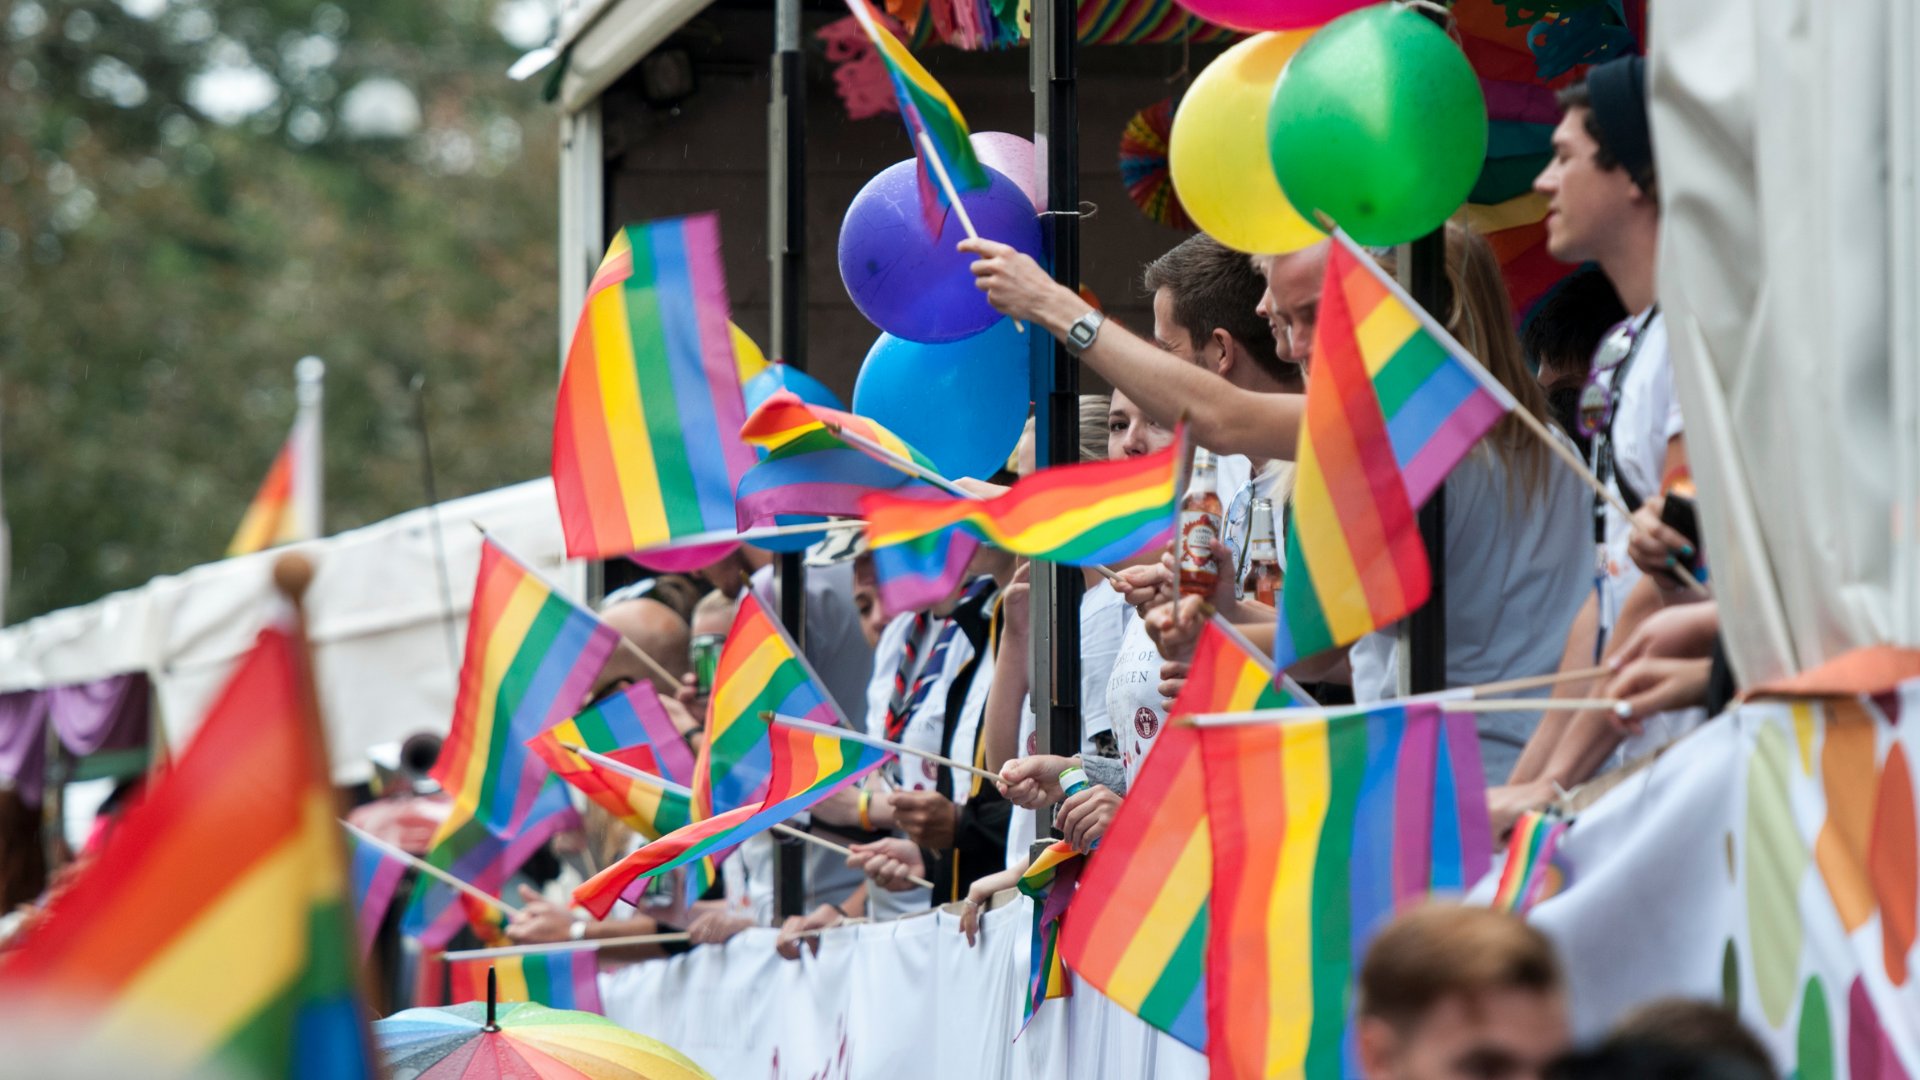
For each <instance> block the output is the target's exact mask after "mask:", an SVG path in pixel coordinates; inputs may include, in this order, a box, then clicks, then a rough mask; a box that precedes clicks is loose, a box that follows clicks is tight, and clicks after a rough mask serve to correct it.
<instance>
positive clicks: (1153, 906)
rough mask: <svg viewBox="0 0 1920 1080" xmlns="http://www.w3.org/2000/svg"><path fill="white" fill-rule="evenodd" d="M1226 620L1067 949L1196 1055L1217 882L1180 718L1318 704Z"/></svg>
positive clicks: (1177, 705)
mask: <svg viewBox="0 0 1920 1080" xmlns="http://www.w3.org/2000/svg"><path fill="white" fill-rule="evenodd" d="M1310 703H1311V699H1310V698H1308V697H1307V696H1306V694H1305V693H1303V692H1301V691H1299V690H1298V688H1297V687H1293V686H1292V684H1290V683H1289V684H1286V685H1285V688H1283V687H1282V686H1281V685H1277V684H1276V683H1275V681H1274V672H1273V671H1272V669H1270V668H1269V667H1268V666H1267V663H1266V659H1265V658H1264V657H1262V656H1261V655H1260V653H1259V651H1258V650H1256V649H1254V648H1253V647H1252V646H1251V645H1249V644H1248V643H1247V641H1246V639H1244V638H1242V637H1241V636H1240V635H1239V634H1238V633H1236V632H1235V631H1234V630H1233V628H1232V627H1231V626H1230V625H1228V624H1227V622H1226V621H1225V620H1223V619H1221V618H1220V617H1219V616H1214V617H1212V618H1210V619H1209V620H1208V621H1207V625H1206V626H1205V627H1204V628H1203V629H1202V630H1201V632H1200V640H1199V641H1198V642H1196V643H1195V645H1194V651H1193V664H1192V668H1191V670H1190V671H1189V673H1188V676H1187V684H1186V686H1185V687H1183V688H1182V689H1181V691H1180V696H1179V697H1178V698H1176V699H1175V700H1174V702H1173V705H1172V706H1171V707H1170V708H1169V709H1168V711H1167V721H1168V722H1167V728H1166V730H1165V731H1164V732H1162V733H1161V735H1160V739H1159V741H1158V742H1157V743H1155V744H1154V747H1153V752H1152V753H1151V754H1150V755H1149V756H1148V759H1147V764H1146V765H1145V767H1143V768H1142V769H1141V771H1140V775H1139V778H1138V779H1136V780H1135V781H1134V783H1133V785H1132V787H1131V788H1130V789H1129V790H1128V791H1127V797H1126V800H1125V801H1124V802H1122V803H1121V804H1120V813H1119V814H1118V815H1116V816H1115V817H1114V819H1113V824H1112V825H1111V826H1109V827H1108V829H1107V833H1106V836H1105V837H1103V838H1102V839H1101V841H1100V850H1099V851H1097V852H1095V853H1094V854H1093V856H1092V857H1090V858H1089V859H1088V860H1087V868H1086V871H1085V872H1084V873H1083V874H1082V875H1081V878H1080V891H1079V896H1078V899H1077V900H1076V902H1075V903H1074V906H1073V907H1072V909H1070V910H1069V911H1068V912H1067V920H1066V926H1065V929H1064V930H1062V931H1061V935H1060V955H1061V956H1062V957H1063V958H1064V959H1065V960H1066V963H1067V966H1068V967H1070V968H1072V969H1073V971H1074V973H1075V974H1076V975H1078V976H1080V978H1082V979H1084V980H1086V981H1087V982H1088V983H1091V984H1092V985H1093V986H1094V987H1096V988H1097V989H1099V990H1100V992H1101V993H1103V994H1105V995H1106V996H1107V997H1109V998H1112V999H1113V1000H1114V1001H1115V1002H1117V1003H1119V1005H1120V1006H1121V1007H1122V1008H1125V1009H1127V1010H1128V1011H1129V1012H1132V1013H1134V1014H1135V1015H1137V1016H1139V1017H1140V1018H1141V1019H1142V1020H1145V1021H1146V1022H1147V1023H1149V1024H1152V1025H1153V1026H1154V1027H1157V1028H1159V1029H1160V1030H1162V1031H1164V1032H1166V1033H1167V1034H1169V1035H1172V1036H1173V1037H1174V1038H1176V1039H1178V1040H1180V1041H1181V1042H1183V1043H1185V1044H1186V1045H1188V1046H1190V1047H1193V1048H1194V1049H1196V1050H1204V1049H1205V1048H1206V1046H1207V1027H1208V1023H1209V1020H1208V1011H1207V995H1206V992H1205V991H1206V985H1207V980H1206V969H1207V955H1208V949H1207V925H1208V894H1209V891H1210V888H1211V882H1212V879H1213V874H1214V869H1213V848H1212V842H1211V840H1210V839H1209V822H1208V809H1207V791H1206V777H1205V775H1204V773H1203V771H1202V766H1201V757H1200V749H1201V743H1200V732H1199V730H1198V729H1196V728H1194V727H1193V726H1192V725H1190V724H1184V723H1176V722H1175V721H1176V719H1177V718H1180V717H1187V716H1195V715H1199V714H1201V713H1213V712H1242V711H1245V710H1248V709H1265V708H1280V707H1285V706H1289V705H1299V704H1310Z"/></svg>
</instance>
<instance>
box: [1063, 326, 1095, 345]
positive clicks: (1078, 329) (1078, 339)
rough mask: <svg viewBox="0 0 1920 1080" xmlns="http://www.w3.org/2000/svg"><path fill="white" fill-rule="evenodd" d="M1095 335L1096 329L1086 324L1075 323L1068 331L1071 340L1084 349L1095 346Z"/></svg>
mask: <svg viewBox="0 0 1920 1080" xmlns="http://www.w3.org/2000/svg"><path fill="white" fill-rule="evenodd" d="M1093 333H1094V328H1093V327H1092V326H1089V325H1087V324H1086V323H1084V322H1077V323H1074V324H1073V325H1072V326H1071V327H1069V328H1068V329H1067V337H1069V338H1071V339H1072V340H1073V343H1074V344H1075V345H1079V346H1081V347H1082V348H1085V347H1086V346H1088V345H1091V344H1093Z"/></svg>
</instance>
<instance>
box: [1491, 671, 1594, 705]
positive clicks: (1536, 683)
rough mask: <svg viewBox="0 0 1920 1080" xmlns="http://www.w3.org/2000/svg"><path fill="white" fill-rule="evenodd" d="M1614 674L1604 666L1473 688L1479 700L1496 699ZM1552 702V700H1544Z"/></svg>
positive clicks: (1532, 676) (1534, 676) (1507, 680)
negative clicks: (1522, 691) (1500, 696)
mask: <svg viewBox="0 0 1920 1080" xmlns="http://www.w3.org/2000/svg"><path fill="white" fill-rule="evenodd" d="M1612 673H1613V669H1612V668H1609V667H1607V666H1605V665H1604V664H1603V665H1601V666H1599V667H1590V668H1578V669H1576V670H1574V671H1556V672H1552V673H1550V674H1547V675H1531V676H1528V677H1527V678H1524V679H1502V680H1501V681H1499V682H1490V683H1481V684H1480V685H1479V686H1475V687H1471V688H1470V689H1471V692H1472V694H1473V696H1474V697H1477V698H1489V697H1496V696H1498V695H1500V694H1511V693H1514V692H1516V691H1520V690H1537V689H1539V688H1540V687H1542V686H1558V685H1560V684H1561V683H1569V682H1578V681H1579V680H1581V679H1601V678H1605V677H1606V676H1608V675H1611V674H1612ZM1541 700H1542V701H1551V700H1553V699H1552V698H1542V699H1541Z"/></svg>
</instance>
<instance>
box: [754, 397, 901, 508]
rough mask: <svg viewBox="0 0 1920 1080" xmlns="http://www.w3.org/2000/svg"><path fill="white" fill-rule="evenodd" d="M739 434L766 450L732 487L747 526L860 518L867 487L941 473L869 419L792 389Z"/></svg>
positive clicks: (766, 404)
mask: <svg viewBox="0 0 1920 1080" xmlns="http://www.w3.org/2000/svg"><path fill="white" fill-rule="evenodd" d="M848 436H852V438H848ZM740 437H741V438H742V439H744V440H746V441H747V442H749V443H751V444H753V445H754V446H756V447H759V448H760V449H762V450H764V451H765V452H766V455H767V456H766V458H765V460H763V461H761V462H760V463H759V464H757V465H755V466H754V467H753V468H751V469H748V470H747V474H746V475H745V476H743V477H741V478H740V487H739V488H738V489H737V490H736V492H735V502H736V509H737V511H738V514H739V524H740V527H741V528H742V529H748V528H752V527H753V526H755V525H762V524H765V523H767V522H770V521H772V520H774V518H775V515H778V514H833V515H837V516H840V517H856V516H858V515H859V513H860V499H861V498H862V497H863V496H865V495H866V494H868V493H869V492H873V491H882V490H886V489H890V488H897V487H900V486H901V485H903V484H908V483H911V482H912V480H913V479H914V478H915V477H925V476H938V475H939V469H938V468H937V467H935V465H934V463H933V462H932V461H931V460H929V459H928V458H927V457H926V455H924V454H922V453H920V451H918V450H915V449H914V448H913V447H911V446H909V445H907V442H906V440H904V439H902V438H900V437H899V436H898V435H895V434H894V433H893V432H891V431H888V430H887V429H886V428H884V427H882V426H880V425H879V424H877V423H875V422H873V421H872V420H869V419H867V418H866V417H864V416H855V415H854V414H852V413H849V412H842V411H840V410H839V409H830V408H827V407H825V406H822V405H811V404H808V403H807V402H804V401H802V400H800V398H799V397H798V396H797V395H795V394H794V393H793V392H791V391H788V390H781V391H779V392H777V393H775V394H774V395H772V396H771V397H769V398H767V400H766V401H764V402H761V404H760V407H759V408H757V409H755V410H754V411H753V415H751V416H749V417H747V422H746V425H745V426H744V427H742V428H741V429H740Z"/></svg>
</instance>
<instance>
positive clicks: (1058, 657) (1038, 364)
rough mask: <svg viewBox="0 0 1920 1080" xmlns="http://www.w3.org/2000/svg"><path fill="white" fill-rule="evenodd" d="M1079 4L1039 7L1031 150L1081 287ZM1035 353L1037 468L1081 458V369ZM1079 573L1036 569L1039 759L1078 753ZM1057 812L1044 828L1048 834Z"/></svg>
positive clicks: (1064, 260) (1059, 273)
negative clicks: (1075, 29) (1078, 85)
mask: <svg viewBox="0 0 1920 1080" xmlns="http://www.w3.org/2000/svg"><path fill="white" fill-rule="evenodd" d="M1075 24H1076V4H1075V2H1074V0H1035V3H1034V5H1033V41H1032V58H1031V60H1032V68H1031V70H1032V80H1033V142H1034V147H1035V150H1036V152H1037V153H1038V155H1039V161H1038V162H1036V163H1035V164H1036V166H1037V167H1038V169H1039V171H1040V177H1041V180H1040V186H1041V188H1042V190H1044V191H1045V192H1046V193H1047V213H1046V215H1045V216H1044V217H1042V218H1041V223H1042V228H1041V236H1042V238H1043V240H1044V242H1045V244H1046V252H1047V257H1048V260H1049V265H1050V266H1051V268H1052V271H1053V280H1055V281H1057V282H1059V283H1060V284H1062V285H1065V286H1066V287H1067V288H1069V289H1077V288H1079V285H1080V214H1079V209H1080V142H1079V128H1080V118H1079V98H1078V94H1079V91H1078V87H1077V85H1076V83H1075V72H1076V70H1077V65H1078V63H1079V49H1080V43H1079V40H1078V39H1077V37H1076V36H1075V33H1074V28H1075ZM1029 333H1030V334H1031V335H1032V339H1033V340H1032V342H1031V348H1032V350H1033V401H1034V412H1035V423H1034V461H1035V463H1036V464H1038V465H1039V466H1040V467H1042V468H1045V467H1046V466H1048V465H1057V464H1060V463H1063V462H1069V461H1074V460H1076V459H1077V458H1078V457H1079V456H1080V437H1079V436H1080V369H1079V367H1078V366H1077V365H1076V363H1075V361H1074V358H1073V356H1072V355H1071V354H1070V353H1068V352H1067V350H1066V346H1064V345H1062V344H1060V343H1059V342H1058V341H1056V340H1054V338H1053V337H1052V336H1051V335H1049V334H1046V333H1044V332H1042V331H1041V330H1040V329H1039V328H1038V327H1032V328H1029ZM1085 589H1086V586H1085V582H1084V579H1083V578H1082V577H1081V573H1080V571H1079V570H1078V569H1076V568H1074V567H1071V566H1055V565H1052V564H1046V563H1036V564H1035V569H1034V571H1033V590H1032V599H1033V622H1032V625H1033V627H1034V629H1035V631H1036V632H1035V633H1034V635H1033V701H1034V709H1035V711H1036V712H1037V713H1038V714H1039V715H1038V716H1037V718H1036V719H1037V720H1038V721H1039V723H1038V725H1037V726H1038V729H1039V731H1038V734H1039V737H1040V738H1039V742H1040V752H1041V753H1044V754H1060V755H1063V756H1069V757H1070V756H1072V755H1074V754H1077V753H1079V752H1080V594H1081V593H1082V592H1084V591H1085ZM1051 824H1052V822H1051V814H1050V812H1049V813H1048V814H1047V816H1045V817H1043V818H1042V819H1041V821H1040V827H1041V832H1042V833H1043V834H1044V833H1045V832H1046V830H1047V829H1048V828H1050V827H1051Z"/></svg>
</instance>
